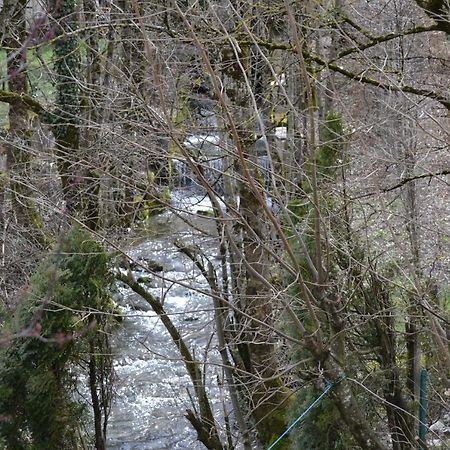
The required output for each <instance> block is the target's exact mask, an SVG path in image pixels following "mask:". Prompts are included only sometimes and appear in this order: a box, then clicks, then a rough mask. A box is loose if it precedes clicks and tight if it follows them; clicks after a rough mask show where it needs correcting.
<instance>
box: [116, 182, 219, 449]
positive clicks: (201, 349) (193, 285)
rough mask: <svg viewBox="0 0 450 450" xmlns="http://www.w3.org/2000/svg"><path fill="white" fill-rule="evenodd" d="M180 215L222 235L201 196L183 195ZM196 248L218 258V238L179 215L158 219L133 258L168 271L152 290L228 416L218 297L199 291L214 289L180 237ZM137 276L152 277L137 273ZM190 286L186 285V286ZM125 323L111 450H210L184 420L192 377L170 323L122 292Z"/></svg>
mask: <svg viewBox="0 0 450 450" xmlns="http://www.w3.org/2000/svg"><path fill="white" fill-rule="evenodd" d="M172 203H173V207H174V208H175V209H179V210H180V211H183V212H182V214H183V215H182V217H185V218H187V217H189V218H190V220H192V221H193V222H194V223H195V225H196V226H198V227H201V228H203V229H205V231H207V232H209V233H214V224H213V220H212V219H211V218H207V217H204V216H203V217H202V216H200V215H199V214H198V212H199V210H200V211H205V210H208V208H209V207H210V205H209V204H208V202H207V201H206V200H205V199H204V198H203V197H201V196H195V195H192V194H186V193H183V191H181V190H180V191H175V192H174V193H173V195H172ZM176 238H177V239H181V240H183V242H185V243H189V244H195V245H198V246H199V247H200V248H202V250H203V251H205V252H206V253H209V254H210V255H211V256H212V257H213V252H214V239H213V238H211V237H210V238H209V239H208V238H207V237H205V235H204V234H203V233H195V234H193V233H192V229H190V227H189V226H188V225H187V224H186V223H185V222H184V221H183V220H181V218H180V217H177V215H176V214H174V213H173V212H171V211H166V212H165V213H163V214H162V215H159V216H156V217H154V218H153V219H152V222H151V223H150V224H149V229H148V230H147V231H145V232H144V233H140V234H139V236H138V237H137V238H136V239H135V240H134V241H133V242H132V243H131V244H129V245H127V248H126V250H127V253H128V254H129V255H130V256H131V257H132V258H133V259H135V260H139V261H143V262H145V261H146V260H152V261H156V262H158V263H159V264H161V265H162V267H163V268H164V270H163V272H160V273H159V274H158V275H159V276H158V277H155V276H153V275H150V279H149V280H146V281H147V282H148V286H149V287H148V290H149V291H150V292H151V293H152V294H153V295H155V296H157V297H158V298H162V297H164V307H165V309H166V311H167V312H168V313H170V314H171V318H172V320H173V322H174V323H175V324H176V326H177V327H178V329H179V330H180V331H181V333H182V336H183V337H184V338H185V339H186V341H187V342H188V344H189V347H190V348H191V349H195V355H196V357H197V358H199V359H205V360H207V361H208V362H210V363H212V364H211V365H207V366H206V367H207V369H206V370H207V380H211V381H210V382H211V383H214V384H210V385H209V386H208V389H209V390H210V392H211V396H212V398H213V399H214V400H213V404H214V407H215V408H216V409H217V411H221V410H222V402H221V401H220V398H224V395H225V394H224V393H223V392H221V391H220V390H219V387H218V386H217V384H216V380H217V376H222V374H221V370H220V369H219V368H218V367H219V366H218V365H215V364H214V363H217V362H218V361H219V356H218V353H217V349H216V343H215V340H214V338H213V329H214V316H213V310H212V301H211V299H210V298H209V297H208V296H207V295H205V294H203V293H200V292H198V291H197V289H201V290H205V291H207V286H206V283H205V281H204V280H203V279H202V278H201V276H200V275H199V273H198V271H197V270H195V268H194V267H193V264H192V262H191V261H189V260H187V258H186V257H185V256H182V255H180V253H179V252H178V251H177V250H176V248H175V246H174V245H173V241H174V240H175V239H176ZM135 276H136V277H143V276H146V277H147V276H149V274H146V273H140V272H135ZM180 282H181V283H182V284H183V285H180V284H178V283H180ZM118 289H119V298H120V304H121V309H122V313H123V322H122V324H121V326H120V328H119V329H118V330H117V332H116V334H115V336H114V338H113V342H112V345H113V352H114V354H115V359H114V361H115V362H114V368H115V372H116V376H117V380H116V396H115V401H114V405H113V408H112V413H111V417H110V423H109V426H108V449H111V450H119V449H120V450H150V449H152V450H163V449H171V450H181V449H192V450H195V449H203V448H204V447H203V445H202V444H200V443H199V442H198V441H197V440H196V433H195V431H194V430H193V429H192V428H191V426H190V424H189V423H188V421H187V420H186V419H185V418H184V413H185V410H186V409H187V408H190V407H191V402H190V399H189V394H188V390H190V391H191V392H192V389H191V382H190V378H189V376H188V375H187V372H186V370H185V368H184V364H183V363H182V361H180V359H179V354H178V351H177V349H176V347H175V345H174V344H173V343H172V341H171V339H170V336H169V335H168V333H167V332H166V330H165V328H164V326H163V324H162V323H161V321H160V320H159V319H158V317H157V316H155V314H154V313H153V312H152V311H151V310H149V308H148V305H147V304H146V303H145V302H144V301H142V299H140V298H138V296H137V295H136V294H134V293H133V292H132V291H131V290H129V289H126V288H125V287H123V286H119V287H118Z"/></svg>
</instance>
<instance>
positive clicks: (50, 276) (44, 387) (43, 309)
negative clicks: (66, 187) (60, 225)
mask: <svg viewBox="0 0 450 450" xmlns="http://www.w3.org/2000/svg"><path fill="white" fill-rule="evenodd" d="M111 280H112V279H111V277H110V275H109V272H108V256H107V255H106V254H105V252H104V250H103V248H102V246H101V245H100V244H98V243H96V242H95V241H93V240H92V239H91V238H90V237H89V235H88V234H87V233H85V232H84V231H82V230H80V229H78V228H74V229H72V230H71V231H70V232H69V233H68V234H67V235H66V236H65V237H64V239H63V240H62V242H61V243H60V245H59V247H58V248H57V250H56V251H55V253H53V254H51V255H50V256H49V257H48V258H47V259H46V260H44V261H43V262H42V263H41V265H40V266H39V268H38V270H37V272H36V274H35V275H34V276H33V277H32V279H31V282H30V286H29V288H28V291H27V293H26V294H25V296H24V298H23V300H22V302H21V304H20V307H19V309H18V311H17V313H16V317H15V319H14V321H13V322H12V323H11V324H10V326H9V328H10V333H11V342H10V344H9V346H8V347H7V348H6V349H4V350H3V352H2V354H1V355H0V380H1V383H0V416H1V417H3V418H4V421H3V423H2V427H1V428H0V439H3V440H4V441H5V443H6V448H8V449H17V450H20V449H34V450H41V449H42V450H44V449H45V450H53V449H54V450H60V449H63V448H77V445H76V442H77V440H78V431H79V430H78V429H77V427H78V423H79V420H80V418H81V417H82V415H83V412H84V405H82V404H80V403H78V402H77V401H76V400H75V395H74V392H75V387H76V376H75V372H74V370H73V368H74V364H75V363H76V362H77V361H78V360H79V359H80V357H81V355H82V354H83V352H85V351H86V347H87V346H86V344H87V342H88V341H89V340H90V339H95V338H96V333H95V327H96V323H97V322H98V321H101V320H102V319H101V316H100V314H99V313H101V312H104V311H109V310H111V301H110V298H109V295H108V289H109V284H110V282H111ZM96 316H98V317H99V319H98V320H96V319H95V317H96Z"/></svg>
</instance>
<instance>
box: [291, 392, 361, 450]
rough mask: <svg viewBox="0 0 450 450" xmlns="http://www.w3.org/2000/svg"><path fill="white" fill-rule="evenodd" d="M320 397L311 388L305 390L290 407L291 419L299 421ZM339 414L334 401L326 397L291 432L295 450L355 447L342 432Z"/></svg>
mask: <svg viewBox="0 0 450 450" xmlns="http://www.w3.org/2000/svg"><path fill="white" fill-rule="evenodd" d="M320 394H321V392H320V391H317V390H316V389H311V388H304V389H302V390H301V391H300V392H299V393H298V395H297V398H296V399H295V401H294V402H293V403H292V405H291V410H290V413H291V416H292V417H293V418H297V417H298V416H300V414H301V413H302V412H303V411H304V410H305V409H306V408H307V407H308V406H309V405H310V404H311V403H312V402H313V401H314V400H315V399H316V398H317V397H318V396H319V395H320ZM343 428H344V427H343V424H341V423H340V419H339V411H338V410H337V409H336V407H335V406H334V404H333V403H332V402H331V400H329V399H327V398H324V399H323V400H322V401H321V402H320V403H319V404H318V405H316V406H315V407H314V408H313V409H312V410H311V411H310V412H309V413H308V415H307V416H306V417H305V419H304V420H303V422H302V423H301V424H299V425H298V427H297V428H295V429H294V430H293V431H292V432H291V442H292V445H291V449H292V450H303V449H308V450H332V449H336V450H346V449H348V448H353V447H352V446H351V445H350V443H349V441H348V437H347V436H346V434H344V433H342V430H343Z"/></svg>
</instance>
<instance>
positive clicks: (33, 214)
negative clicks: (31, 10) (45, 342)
mask: <svg viewBox="0 0 450 450" xmlns="http://www.w3.org/2000/svg"><path fill="white" fill-rule="evenodd" d="M27 3H28V0H19V1H11V0H7V1H5V2H4V5H3V8H5V10H6V11H7V13H8V14H9V18H8V19H7V20H6V36H5V38H4V40H3V43H4V45H5V47H6V48H7V52H6V61H7V73H8V87H9V91H10V92H12V93H14V94H18V95H24V94H26V93H27V45H26V38H27V29H26V18H25V8H26V5H27ZM30 119H31V118H30V112H29V110H28V108H27V107H26V105H25V104H24V103H23V102H22V101H21V98H20V97H18V98H17V99H15V100H13V101H11V102H10V104H9V133H8V135H9V136H8V143H7V144H6V171H7V174H8V175H9V190H10V192H11V199H12V206H13V210H14V213H15V219H16V220H17V222H18V223H19V224H20V225H22V226H23V227H24V229H25V234H26V236H27V237H28V239H30V240H31V241H32V242H35V243H37V244H38V245H39V246H41V247H46V246H47V245H48V238H47V236H46V233H45V230H44V227H43V222H42V218H41V216H40V214H39V212H38V210H37V208H36V204H35V201H34V194H33V190H32V188H31V187H30V179H29V176H30V160H31V151H30V144H31V139H30V138H31V132H32V131H31V129H30ZM7 181H8V177H5V179H4V180H3V185H4V189H6V188H7V186H8V183H7Z"/></svg>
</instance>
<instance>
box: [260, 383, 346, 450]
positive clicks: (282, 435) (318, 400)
mask: <svg viewBox="0 0 450 450" xmlns="http://www.w3.org/2000/svg"><path fill="white" fill-rule="evenodd" d="M344 378H345V375H342V376H340V377H339V378H338V379H337V380H336V381H334V382H333V383H329V382H327V386H326V388H325V390H324V391H323V392H322V393H321V394H320V395H319V396H318V397H317V398H316V399H315V400H314V401H313V402H312V403H311V404H310V405H309V406H308V407H307V408H306V409H305V411H303V412H302V414H300V416H299V417H297V418H296V419H295V420H294V421H293V422H292V423H291V424H290V425H289V426H288V427H287V428H286V430H285V431H284V432H283V434H281V435H280V436H279V437H278V439H277V440H276V441H274V442H273V443H272V444H271V445H270V447H269V448H268V449H267V450H272V449H274V448H275V447H276V446H277V445H278V443H279V442H280V441H281V440H282V439H283V438H284V437H285V436H287V435H288V434H289V433H290V432H291V431H292V429H293V428H294V427H295V426H296V425H297V424H298V423H299V422H301V421H302V420H303V419H304V418H305V417H306V416H307V415H308V414H309V412H310V411H311V410H312V409H313V408H314V406H316V405H317V404H318V403H319V402H320V401H321V400H322V399H323V398H324V397H325V395H327V394H328V392H329V391H330V390H331V389H332V388H333V387H334V386H336V384H338V383H340V382H341V381H342V380H343V379H344Z"/></svg>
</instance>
